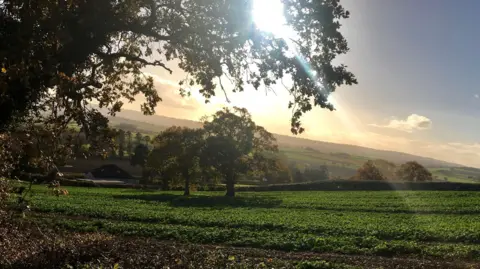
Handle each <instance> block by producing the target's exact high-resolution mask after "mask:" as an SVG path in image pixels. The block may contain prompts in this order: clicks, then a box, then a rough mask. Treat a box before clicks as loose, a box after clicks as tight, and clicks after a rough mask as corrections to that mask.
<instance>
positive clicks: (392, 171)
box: [373, 159, 397, 180]
mask: <svg viewBox="0 0 480 269" xmlns="http://www.w3.org/2000/svg"><path fill="white" fill-rule="evenodd" d="M373 163H374V165H375V167H377V168H378V170H380V172H381V173H382V175H384V177H385V178H386V179H390V180H394V179H396V177H397V176H396V170H397V166H396V165H395V164H394V163H392V162H389V161H387V160H383V159H376V160H374V161H373Z"/></svg>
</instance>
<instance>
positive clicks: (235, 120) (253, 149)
mask: <svg viewBox="0 0 480 269" xmlns="http://www.w3.org/2000/svg"><path fill="white" fill-rule="evenodd" d="M203 128H204V130H205V135H206V136H207V138H206V141H205V143H206V145H205V149H204V150H203V153H202V157H201V158H200V161H201V162H202V166H204V167H213V168H214V169H215V170H216V171H217V172H218V173H219V174H221V175H222V177H223V178H224V179H225V181H226V186H227V194H226V195H227V196H234V195H235V183H236V181H237V178H238V176H239V175H241V174H246V173H248V172H250V171H265V170H268V167H270V166H271V165H274V164H275V162H272V160H271V159H270V158H268V157H266V156H265V155H264V154H265V153H268V152H277V151H278V147H277V144H276V139H275V137H274V136H273V135H272V134H271V133H269V132H268V131H267V130H265V129H264V128H263V127H261V126H257V125H256V124H255V122H253V120H252V118H251V115H250V113H248V111H247V110H246V109H244V108H238V107H234V108H233V109H228V108H224V109H223V110H220V111H218V112H216V113H215V114H214V115H212V117H211V118H204V126H203Z"/></svg>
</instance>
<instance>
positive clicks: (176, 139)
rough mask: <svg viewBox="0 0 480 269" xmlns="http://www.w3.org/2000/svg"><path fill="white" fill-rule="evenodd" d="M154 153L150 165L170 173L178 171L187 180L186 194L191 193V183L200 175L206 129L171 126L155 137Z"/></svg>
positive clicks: (150, 158) (149, 161)
mask: <svg viewBox="0 0 480 269" xmlns="http://www.w3.org/2000/svg"><path fill="white" fill-rule="evenodd" d="M153 143H154V145H155V149H154V154H153V152H152V154H150V156H149V160H148V165H149V167H150V168H154V169H156V170H157V171H159V172H160V173H162V172H163V173H166V174H168V175H172V174H174V172H173V171H177V172H178V175H177V176H180V177H182V178H183V180H184V182H185V188H184V190H185V191H184V195H190V183H191V182H192V180H194V179H195V177H196V176H198V175H200V167H199V161H200V160H199V157H200V153H201V150H202V148H203V147H204V144H205V140H204V131H203V130H202V129H190V128H182V127H170V128H168V129H167V130H165V131H163V132H161V133H160V134H159V135H158V136H157V137H155V139H154V142H153Z"/></svg>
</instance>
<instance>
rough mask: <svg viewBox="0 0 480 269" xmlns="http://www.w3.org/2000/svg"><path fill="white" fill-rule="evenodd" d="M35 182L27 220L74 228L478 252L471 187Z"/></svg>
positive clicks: (391, 250)
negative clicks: (237, 188)
mask: <svg viewBox="0 0 480 269" xmlns="http://www.w3.org/2000/svg"><path fill="white" fill-rule="evenodd" d="M68 189H69V191H70V196H66V197H55V196H47V195H46V194H44V192H45V191H44V189H43V188H41V189H40V188H36V189H35V191H36V195H35V196H34V197H33V200H32V203H33V211H34V212H33V214H32V219H33V220H34V221H37V222H38V223H41V224H45V225H49V226H57V227H61V228H63V229H67V230H73V231H79V232H92V231H103V232H108V233H111V234H117V235H128V236H146V237H151V238H157V239H160V240H175V241H179V242H187V243H199V244H225V245H230V246H242V247H255V248H262V249H275V250H284V251H313V252H319V253H339V254H362V255H374V256H405V255H407V256H415V257H422V258H439V259H454V260H456V259H464V260H480V193H476V192H453V191H452V192H409V191H404V192H390V191H385V192H382V191H377V192H369V191H357V192H266V193H240V194H239V196H238V197H236V198H227V197H223V196H222V195H223V193H216V192H205V193H197V194H195V195H194V196H192V197H182V196H181V195H180V193H177V192H150V191H149V192H145V191H135V190H125V189H101V188H91V189H89V188H74V187H71V188H68Z"/></svg>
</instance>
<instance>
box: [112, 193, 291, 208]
mask: <svg viewBox="0 0 480 269" xmlns="http://www.w3.org/2000/svg"><path fill="white" fill-rule="evenodd" d="M113 198H115V199H128V200H143V201H153V202H166V203H169V204H170V205H171V206H174V207H217V208H218V207H220V208H222V207H252V208H272V207H277V206H279V205H280V204H281V203H282V200H280V199H274V198H265V197H226V196H189V197H185V196H180V195H174V194H152V195H148V194H147V195H114V196H113Z"/></svg>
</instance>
